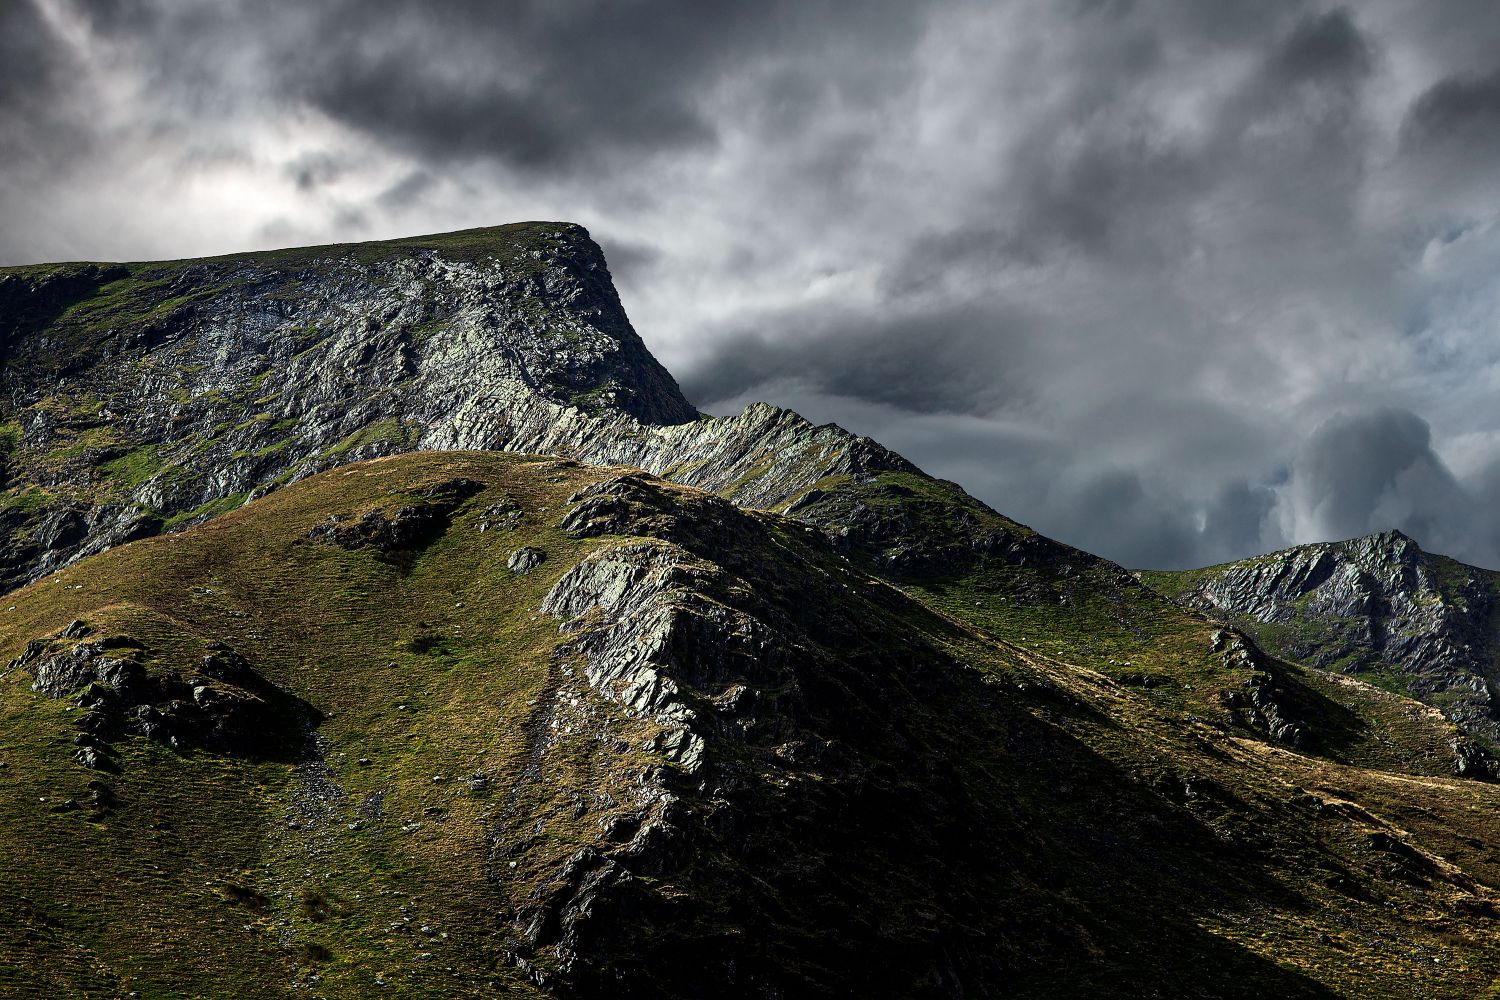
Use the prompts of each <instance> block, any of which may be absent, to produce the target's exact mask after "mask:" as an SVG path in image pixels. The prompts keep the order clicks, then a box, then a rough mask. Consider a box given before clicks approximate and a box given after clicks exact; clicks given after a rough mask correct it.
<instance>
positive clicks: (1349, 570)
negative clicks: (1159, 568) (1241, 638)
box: [1146, 531, 1500, 745]
mask: <svg viewBox="0 0 1500 1000" xmlns="http://www.w3.org/2000/svg"><path fill="white" fill-rule="evenodd" d="M1146 578H1147V579H1148V580H1149V581H1150V582H1151V583H1152V584H1153V585H1154V586H1156V587H1158V588H1159V589H1161V590H1162V591H1164V592H1166V593H1169V594H1171V595H1173V596H1175V597H1176V598H1177V599H1178V600H1181V601H1182V602H1184V603H1185V604H1187V605H1188V606H1190V607H1193V608H1197V609H1200V610H1202V611H1204V612H1207V613H1209V614H1211V615H1214V616H1217V617H1221V618H1223V619H1225V620H1227V621H1230V622H1233V623H1235V624H1237V625H1239V626H1241V627H1243V628H1244V629H1245V631H1247V632H1248V633H1250V634H1251V635H1253V636H1255V638H1256V640H1257V641H1258V642H1259V643H1260V644H1261V645H1263V646H1265V648H1267V649H1268V650H1271V651H1273V652H1275V653H1276V654H1277V655H1279V656H1283V657H1286V658H1288V659H1293V660H1299V661H1302V662H1305V663H1310V664H1313V665H1315V666H1318V667H1321V668H1324V669H1327V670H1336V671H1340V672H1342V673H1346V674H1349V675H1351V676H1355V677H1359V678H1361V679H1362V680H1366V681H1369V682H1371V683H1374V684H1378V685H1380V686H1382V687H1386V688H1389V689H1391V690H1394V691H1398V692H1400V693H1402V694H1407V695H1410V696H1411V697H1414V698H1417V699H1419V700H1421V701H1424V702H1426V703H1428V704H1430V705H1434V706H1437V707H1438V708H1440V709H1441V710H1442V711H1443V712H1444V713H1445V714H1446V715H1447V716H1448V717H1449V718H1450V719H1452V720H1453V721H1454V722H1456V723H1458V725H1460V726H1461V727H1463V728H1464V729H1465V730H1467V731H1468V732H1470V733H1473V734H1475V735H1478V736H1480V737H1483V738H1484V739H1485V740H1486V741H1487V742H1489V743H1490V744H1491V745H1495V744H1500V697H1497V692H1500V620H1497V617H1496V612H1497V607H1500V603H1497V595H1500V574H1496V573H1493V572H1490V571H1488V570H1483V569H1479V568H1477V567H1474V566H1466V565H1464V564H1463V563H1460V562H1457V561H1456V560H1453V559H1449V558H1447V557H1445V556H1438V555H1433V554H1431V553H1427V552H1423V551H1422V550H1421V548H1420V547H1418V545H1417V543H1416V542H1415V541H1413V540H1412V539H1410V538H1408V537H1407V536H1405V535H1403V534H1401V533H1400V532H1399V531H1387V532H1382V533H1380V534H1376V535H1370V536H1368V537H1364V538H1355V539H1351V540H1349V541H1344V542H1333V543H1327V544H1317V545H1301V546H1298V547H1296V548H1292V549H1286V550H1284V551H1281V552H1273V553H1270V554H1269V555H1264V556H1257V557H1255V558H1252V559H1246V560H1243V561H1241V562H1236V563H1229V564H1227V565H1224V566H1214V567H1210V568H1208V569H1203V570H1191V571H1186V572H1179V573H1150V574H1146Z"/></svg>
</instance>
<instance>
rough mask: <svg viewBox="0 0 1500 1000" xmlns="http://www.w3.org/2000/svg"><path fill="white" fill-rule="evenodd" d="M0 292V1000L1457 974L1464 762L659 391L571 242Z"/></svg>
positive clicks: (1220, 643)
mask: <svg viewBox="0 0 1500 1000" xmlns="http://www.w3.org/2000/svg"><path fill="white" fill-rule="evenodd" d="M0 289H3V290H4V298H3V302H4V306H3V308H0V330H4V331H5V341H4V344H5V347H4V350H5V356H6V365H5V369H4V376H3V377H4V378H5V379H6V388H7V390H8V391H7V392H6V393H5V394H4V395H3V396H0V414H3V415H4V418H5V422H6V426H7V427H8V428H9V429H10V433H9V440H10V444H9V447H8V450H7V461H6V466H5V475H6V477H7V478H6V484H5V485H6V490H5V492H4V494H3V496H4V498H5V499H4V512H5V513H4V517H5V522H4V523H5V526H6V531H7V532H8V537H9V539H10V541H9V543H8V545H7V547H6V548H5V549H4V559H5V562H4V566H5V569H6V573H7V574H8V576H7V579H9V580H10V581H12V589H10V590H9V592H8V593H7V594H6V595H5V596H4V597H3V598H0V658H3V659H0V662H5V661H7V660H8V665H7V666H6V668H5V670H4V671H3V672H0V823H3V825H4V826H3V828H4V829H5V830H6V833H7V848H8V849H7V850H6V851H4V852H0V995H14V996H59V997H67V996H78V997H83V996H119V995H131V994H137V995H140V996H143V997H158V996H160V997H168V996H198V995H204V994H209V995H223V996H237V997H241V996H242V997H350V996H352V997H361V996H389V997H403V996H404V997H435V996H442V997H465V996H473V997H494V996H526V997H549V996H550V997H594V996H619V997H645V996H650V997H668V998H675V997H681V998H688V997H701V996H729V997H756V998H774V997H802V996H827V997H836V996H850V995H859V996H901V997H1002V996H1035V997H1076V996H1118V997H1145V996H1160V997H1205V998H1207V997H1263V996H1268V995H1269V996H1287V997H1330V996H1396V995H1400V996H1407V995H1415V996H1432V997H1448V996H1451V997H1472V996H1480V995H1485V993H1486V991H1490V990H1493V989H1494V988H1495V987H1496V984H1497V983H1500V948H1497V945H1500V888H1497V887H1500V859H1497V855H1496V851H1495V846H1496V845H1495V826H1494V823H1493V817H1494V816H1495V815H1496V813H1497V809H1500V786H1497V785H1496V784H1495V783H1494V781H1493V780H1491V779H1493V778H1494V777H1495V774H1496V770H1497V769H1496V766H1495V762H1494V760H1493V759H1492V758H1491V757H1490V756H1488V755H1487V753H1486V752H1485V750H1484V748H1483V747H1482V745H1480V743H1479V742H1478V741H1477V740H1476V738H1474V737H1472V736H1470V735H1467V734H1465V733H1464V732H1463V731H1461V730H1460V729H1459V728H1457V727H1456V726H1455V725H1454V724H1453V723H1452V722H1451V721H1450V720H1448V719H1446V718H1444V717H1443V716H1442V715H1441V714H1440V713H1439V712H1437V711H1435V710H1433V709H1431V708H1428V707H1426V706H1424V705H1422V704H1420V703H1418V702H1416V701H1414V700H1412V699H1410V698H1408V697H1405V696H1403V695H1401V694H1399V693H1394V692H1391V691H1388V690H1383V689H1381V688H1380V687H1377V686H1373V685H1370V684H1367V683H1364V682H1363V681H1361V680H1359V679H1357V678H1356V677H1353V676H1350V675H1347V674H1344V673H1342V672H1339V671H1337V670H1325V669H1321V668H1319V667H1316V666H1312V665H1308V664H1302V663H1296V662H1292V661H1289V660H1287V659H1283V658H1279V657H1278V656H1276V655H1273V654H1271V653H1267V652H1265V651H1263V650H1262V648H1261V647H1260V646H1259V645H1258V644H1257V643H1256V642H1255V641H1254V640H1253V639H1252V638H1251V637H1250V636H1249V635H1247V634H1246V633H1245V632H1244V631H1242V630H1240V629H1238V628H1236V627H1235V626H1233V625H1231V624H1226V623H1223V622H1221V621H1218V620H1214V619H1211V618H1210V617H1208V616H1206V615H1205V614H1203V613H1201V612H1199V611H1197V610H1195V609H1192V608H1188V607H1184V606H1183V605H1182V604H1180V603H1177V602H1176V601H1174V600H1171V599H1169V598H1167V597H1164V596H1162V595H1161V594H1160V593H1158V591H1157V590H1155V589H1152V588H1151V587H1148V586H1146V585H1145V584H1143V583H1142V582H1141V581H1140V580H1138V579H1137V578H1136V577H1135V576H1133V575H1132V574H1130V573H1128V572H1126V571H1125V570H1123V569H1122V568H1120V567H1118V566H1116V565H1114V564H1112V563H1109V562H1108V561H1106V560H1103V559H1100V558H1098V557H1095V556H1091V555H1089V554H1087V553H1083V552H1080V551H1078V550H1076V549H1072V548H1070V547H1068V546H1066V545H1063V544H1061V543H1058V542H1055V541H1052V540H1049V539H1046V538H1044V537H1042V536H1040V535H1037V534H1036V533H1035V532H1033V531H1031V530H1030V529H1028V528H1026V527H1024V526H1022V525H1019V524H1016V523H1015V522H1013V521H1011V520H1009V519H1007V518H1005V517H1004V516H1002V515H1000V514H998V513H996V512H994V511H992V510H990V509H989V508H987V507H985V506H984V505H982V504H980V503H978V502H977V501H975V500H973V499H972V498H970V497H968V496H967V494H965V493H964V492H963V491H962V489H960V488H959V487H958V486H956V485H955V484H951V483H945V482H942V481H940V480H934V479H931V478H929V477H927V476H925V475H923V474H922V473H921V472H920V471H919V470H917V469H916V468H915V467H913V466H912V465H911V464H910V463H908V462H906V461H905V460H904V459H902V458H900V457H899V456H897V455H895V454H893V453H891V452H889V451H887V450H886V449H884V448H881V447H880V446H879V445H877V444H875V443H874V442H871V441H869V440H867V439H864V438H859V437H856V436H854V435H851V434H848V433H847V432H845V431H843V430H841V429H840V428H837V427H833V426H822V427H815V426H813V425H811V424H809V423H808V422H806V421H804V420H802V419H801V418H800V417H797V416H796V415H795V414H792V413H789V412H788V411H785V410H780V409H777V408H775V407H770V406H765V405H757V406H752V407H750V408H748V409H746V410H745V411H744V412H743V413H741V414H739V415H737V416H734V417H725V418H715V417H704V416H701V415H697V414H695V413H693V412H692V408H691V407H690V406H687V404H686V403H685V402H683V401H682V399H681V396H680V393H679V392H678V391H677V389H676V387H675V385H674V384H673V383H672V381H671V379H670V376H668V375H667V374H666V372H665V371H664V370H662V369H661V367H660V366H659V365H657V364H656V362H655V361H654V360H652V359H651V358H650V355H649V354H648V353H647V352H646V350H645V348H644V347H643V346H642V345H641V344H640V341H639V339H638V338H636V336H635V334H634V333H633V331H631V330H630V327H629V324H628V321H626V320H625V318H624V314H623V312H622V311H621V310H620V309H619V305H618V299H617V298H616V297H615V295H614V292H613V290H612V288H611V286H610V283H609V280H608V276H607V270H606V269H605V267H604V262H603V259H602V255H600V254H599V252H598V249H597V247H595V246H594V245H593V244H592V242H591V241H590V240H588V237H587V235H586V234H585V233H583V231H582V230H580V229H577V228H576V227H570V226H563V225H560V224H554V223H544V224H528V225H522V226H515V227H503V228H500V229H491V230H476V231H472V232H469V233H463V234H454V235H450V236H442V237H424V238H420V239H415V240H408V241H397V242H394V243H383V244H365V245H358V246H351V247H336V248H326V247H325V248H314V249H311V250H296V251H281V252H277V253H273V254H262V255H244V256H238V257H231V258H222V259H218V260H212V261H191V262H177V263H172V264H131V265H96V264H90V265H83V264H77V265H57V266H47V267H36V268H23V269H10V270H8V271H5V272H3V274H0ZM424 303H425V304H424ZM299 331H300V333H299ZM299 337H300V339H299ZM58 525H63V526H65V527H66V528H67V530H65V531H56V530H54V528H55V527H56V526H58Z"/></svg>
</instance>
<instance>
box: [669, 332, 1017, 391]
mask: <svg viewBox="0 0 1500 1000" xmlns="http://www.w3.org/2000/svg"><path fill="white" fill-rule="evenodd" d="M745 322H747V323H749V324H750V325H751V326H752V329H751V330H745V329H740V330H738V331H725V332H721V333H717V334H716V335H714V336H713V337H712V338H711V340H712V342H713V353H712V354H710V355H707V356H705V357H702V358H701V359H700V360H699V362H698V363H697V364H696V365H695V366H690V367H687V368H685V369H684V370H682V371H681V372H680V374H679V379H680V381H681V384H682V387H683V391H684V392H686V393H687V394H688V395H689V396H690V397H691V398H694V399H698V400H704V401H719V400H725V399H733V398H735V397H738V396H744V395H748V394H754V393H755V392H757V391H759V390H760V389H762V388H764V387H766V386H770V385H776V384H786V383H798V384H800V385H801V386H802V387H803V388H804V389H806V390H808V391H811V392H815V393H821V394H826V395H830V396H840V397H846V398H853V399H860V400H865V401H867V402H871V403H876V404H885V405H889V406H894V407H899V408H901V409H903V410H907V411H910V412H913V413H944V412H946V413H982V412H986V411H988V410H990V409H993V408H994V406H995V405H996V404H997V403H998V402H1000V401H1002V400H1005V399H1010V400H1014V399H1016V398H1018V397H1019V396H1020V395H1022V394H1024V393H1025V392H1026V391H1027V387H1026V385H1025V384H1024V383H1018V382H1016V381H1015V380H1013V379H1010V378H1008V377H1007V370H1008V368H1010V367H1011V366H1014V365H1015V364H1016V361H1017V359H1018V356H1019V354H1020V352H1022V351H1024V350H1025V348H1026V342H1027V339H1028V336H1029V335H1031V334H1032V333H1033V332H1034V331H1033V329H1032V327H1031V325H1030V324H1029V323H1028V321H1027V320H1026V319H1025V318H1024V317H1022V316H1020V315H1018V314H1006V313H1005V312H1004V311H1003V310H1000V309H997V308H993V307H992V308H988V309H985V310H979V309H966V308H951V307H950V308H946V309H942V308H939V309H930V310H923V311H920V312H917V313H914V314H912V315H905V316H892V315H885V316H880V317H872V316H870V315H869V314H868V313H866V312H864V311H859V312H854V313H844V312H841V311H839V310H838V309H837V308H836V307H826V306H825V307H821V308H817V309H811V310H802V311H793V312H789V313H783V314H777V315H765V316H756V317H747V318H746V320H745ZM754 328H759V329H767V330H775V331H777V335H776V337H775V338H774V339H772V338H770V337H767V336H766V335H764V334H761V333H758V332H755V329H754ZM934 344H941V345H942V349H941V350H934V349H933V345H934Z"/></svg>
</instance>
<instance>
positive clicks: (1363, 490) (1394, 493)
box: [1291, 409, 1497, 563]
mask: <svg viewBox="0 0 1500 1000" xmlns="http://www.w3.org/2000/svg"><path fill="white" fill-rule="evenodd" d="M1491 480H1492V481H1491V482H1489V483H1484V482H1481V483H1480V484H1479V485H1480V487H1481V490H1493V488H1494V485H1495V483H1494V482H1493V477H1491ZM1494 498H1495V497H1494V494H1491V497H1489V498H1484V497H1482V494H1480V493H1476V492H1471V490H1470V489H1468V488H1466V487H1465V486H1464V485H1462V484H1460V483H1459V481H1458V480H1457V479H1456V478H1455V477H1454V476H1453V474H1452V473H1451V472H1450V471H1449V470H1448V468H1447V466H1446V465H1445V464H1444V463H1443V461H1442V459H1441V458H1440V457H1439V456H1438V455H1437V453H1436V452H1435V451H1433V448H1432V432H1431V428H1430V427H1429V425H1428V423H1427V421H1425V420H1423V419H1422V418H1421V417H1419V416H1417V415H1416V414H1414V413H1411V412H1410V411H1406V410H1399V409H1381V410H1374V411H1369V412H1362V413H1351V414H1338V415H1336V416H1333V417H1331V418H1329V419H1328V420H1327V421H1325V422H1323V423H1322V424H1320V425H1319V426H1318V427H1317V428H1316V429H1315V430H1314V431H1313V433H1312V434H1311V435H1310V436H1309V438H1308V440H1307V441H1306V443H1305V444H1304V445H1303V447H1302V450H1301V452H1300V454H1299V455H1298V456H1297V459H1296V461H1295V462H1294V463H1293V467H1292V481H1291V499H1292V502H1293V503H1294V504H1295V505H1296V514H1297V516H1298V518H1299V519H1300V520H1301V521H1302V522H1304V525H1305V527H1304V529H1303V530H1305V531H1309V532H1310V533H1311V534H1312V535H1313V536H1315V537H1320V538H1349V537H1354V536H1358V535H1364V534H1368V533H1369V532H1372V531H1383V530H1386V529H1388V528H1397V529H1399V530H1401V531H1404V532H1406V533H1407V534H1408V535H1411V536H1413V537H1414V538H1416V539H1417V540H1418V541H1419V542H1421V543H1423V544H1425V545H1427V546H1429V547H1431V548H1435V549H1436V550H1438V551H1461V552H1463V553H1464V554H1465V555H1467V556H1468V557H1469V558H1471V559H1476V560H1480V561H1483V562H1487V563H1492V562H1493V561H1494V560H1495V559H1496V556H1497V552H1496V549H1495V544H1494V543H1495V529H1496V524H1495V519H1494V515H1493V513H1492V511H1493V510H1494V507H1493V506H1492V504H1491V503H1490V502H1488V501H1489V500H1492V499H1494Z"/></svg>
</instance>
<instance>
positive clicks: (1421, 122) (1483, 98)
mask: <svg viewBox="0 0 1500 1000" xmlns="http://www.w3.org/2000/svg"><path fill="white" fill-rule="evenodd" d="M1401 141H1402V144H1403V145H1404V146H1405V147H1406V148H1407V149H1408V150H1409V151H1413V152H1417V153H1430V152H1436V151H1455V152H1460V153H1481V154H1486V155H1493V154H1494V153H1495V152H1496V151H1500V69H1496V70H1495V71H1494V72H1492V73H1489V74H1488V75H1485V76H1477V75H1464V76H1456V77H1449V78H1447V79H1445V80H1442V81H1440V82H1438V83H1436V84H1434V85H1433V86H1432V87H1431V88H1430V89H1428V90H1427V91H1426V92H1424V93H1423V94H1422V95H1421V96H1420V97H1418V98H1417V99H1416V101H1415V102H1413V104H1412V106H1411V109H1410V111H1408V113H1407V115H1406V120H1405V121H1404V122H1403V123H1402V126H1401Z"/></svg>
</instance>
